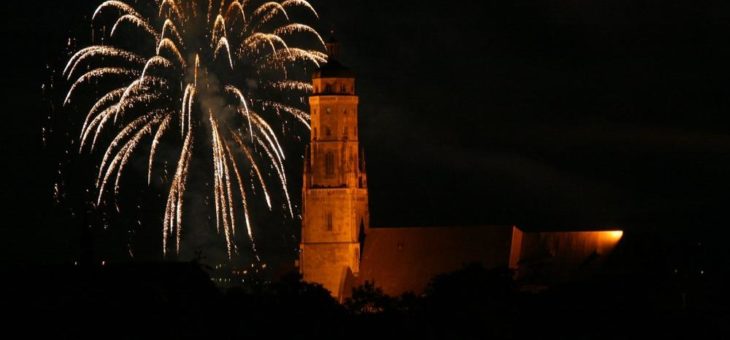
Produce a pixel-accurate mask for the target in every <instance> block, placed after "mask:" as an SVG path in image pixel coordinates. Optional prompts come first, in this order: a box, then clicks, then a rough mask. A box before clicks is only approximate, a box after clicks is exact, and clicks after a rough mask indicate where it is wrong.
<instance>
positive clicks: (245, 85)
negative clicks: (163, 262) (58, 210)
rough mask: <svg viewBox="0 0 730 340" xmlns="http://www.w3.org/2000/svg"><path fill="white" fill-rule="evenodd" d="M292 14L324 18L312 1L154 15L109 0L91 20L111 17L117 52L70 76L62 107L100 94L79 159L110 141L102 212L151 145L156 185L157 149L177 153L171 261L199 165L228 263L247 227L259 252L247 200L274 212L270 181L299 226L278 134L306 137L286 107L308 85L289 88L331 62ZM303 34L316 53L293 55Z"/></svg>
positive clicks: (87, 53) (88, 60)
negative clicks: (300, 72)
mask: <svg viewBox="0 0 730 340" xmlns="http://www.w3.org/2000/svg"><path fill="white" fill-rule="evenodd" d="M294 8H296V9H297V10H298V11H299V12H309V15H311V16H313V17H316V16H317V13H316V12H315V10H314V8H313V7H312V6H311V5H310V4H309V3H308V2H307V1H304V0H286V1H283V2H263V3H261V4H258V5H255V6H253V5H251V3H250V1H248V0H240V1H239V0H220V1H218V0H216V1H213V0H158V1H156V2H153V3H151V4H146V5H136V4H132V3H131V2H130V3H126V2H123V1H105V2H103V3H102V4H101V5H100V6H98V8H97V9H96V11H95V12H94V15H93V17H92V21H93V23H94V25H95V26H100V25H101V24H100V22H101V21H102V19H108V18H111V19H112V20H111V21H109V22H106V21H105V23H106V26H103V29H102V31H103V32H108V34H105V37H104V38H105V39H107V40H109V41H110V42H112V43H111V44H101V45H93V46H89V47H86V48H83V49H81V50H79V51H78V52H76V53H75V54H73V56H71V58H70V60H69V61H68V63H67V65H66V67H65V69H64V71H63V74H64V76H65V77H67V78H68V79H69V80H75V81H73V83H72V84H71V85H70V88H69V91H68V93H67V95H66V98H65V101H64V104H65V105H68V104H70V103H71V102H72V100H75V97H76V96H77V92H80V91H82V90H83V91H84V92H86V93H89V92H90V91H91V92H92V93H95V98H96V99H95V101H94V103H93V105H91V108H90V109H89V111H88V113H87V114H86V118H85V120H84V123H83V127H82V129H81V134H80V143H79V144H80V149H79V151H80V152H81V151H84V150H88V151H93V150H95V149H96V148H97V147H98V146H99V145H100V144H101V143H102V142H101V141H102V140H103V139H104V138H103V136H104V131H111V132H110V133H111V136H112V137H111V138H110V141H109V142H108V144H104V146H105V148H104V150H103V157H102V159H101V163H100V165H99V173H98V177H97V180H96V186H97V190H98V199H97V202H96V203H97V204H101V203H102V202H103V201H104V198H105V193H112V194H114V195H117V194H118V192H119V190H120V178H121V177H122V174H123V173H124V169H125V167H126V166H127V165H128V164H129V162H130V159H131V158H133V157H135V156H137V154H138V153H141V151H139V149H140V147H139V146H140V145H141V144H143V143H146V141H149V143H150V147H149V154H145V157H146V158H145V162H146V164H147V166H148V169H147V179H148V183H151V181H152V178H153V176H154V174H155V172H156V171H158V170H156V168H155V165H156V163H158V162H159V160H157V158H158V156H157V155H158V149H159V148H160V146H161V144H163V143H165V145H168V144H170V145H173V147H174V149H175V150H177V152H176V154H177V155H176V156H175V157H176V158H175V159H174V160H172V163H173V164H175V171H174V173H173V174H172V176H171V177H172V178H171V179H169V180H168V182H167V183H168V185H169V192H168V194H167V204H166V208H165V212H164V219H163V220H164V222H163V226H162V247H163V252H164V253H165V254H167V253H168V252H169V251H174V252H176V253H179V252H180V240H181V236H182V229H183V212H184V209H183V207H184V201H185V193H186V187H187V184H188V182H189V177H190V176H191V174H190V168H191V166H190V164H191V160H193V159H194V158H200V157H207V158H208V159H209V162H210V164H211V167H210V174H209V175H208V176H209V178H210V180H211V182H212V183H213V184H212V186H211V187H212V193H211V195H212V198H213V201H214V203H215V204H214V206H215V220H216V227H217V229H218V232H219V233H221V234H222V235H223V236H224V237H225V240H226V245H227V250H228V256H229V257H231V256H232V255H233V254H234V253H235V252H236V243H235V237H236V234H237V226H239V224H241V225H243V226H245V230H246V234H247V235H248V238H249V239H250V240H251V244H252V247H253V249H254V253H255V243H254V236H253V234H254V233H253V229H252V226H251V219H250V214H249V206H250V199H251V197H252V195H254V194H256V192H259V193H261V194H260V195H261V196H262V197H263V199H264V200H265V203H266V205H267V206H268V207H269V209H271V207H272V202H271V200H272V199H271V195H270V189H271V188H272V185H271V184H270V183H267V181H269V180H268V179H269V178H274V179H275V182H277V183H276V186H277V187H280V188H281V190H282V193H283V195H282V196H283V197H284V198H285V200H286V202H285V206H286V210H287V212H288V213H289V214H290V215H292V216H293V210H292V206H291V201H290V199H289V193H288V191H287V177H286V172H285V168H284V160H285V153H284V149H283V147H282V144H281V143H280V137H279V136H277V133H276V132H275V131H276V130H275V128H273V126H274V122H283V121H289V120H292V121H298V122H300V123H301V124H303V125H304V126H306V127H307V128H308V127H309V115H308V114H307V113H306V112H305V111H303V110H301V109H299V108H297V107H296V106H295V105H296V104H297V103H292V101H291V100H289V101H288V102H287V100H282V99H280V98H292V97H295V98H297V97H298V98H299V99H301V98H303V96H304V95H305V94H306V93H307V92H309V91H311V86H310V85H309V83H308V82H305V81H303V80H297V79H293V78H294V77H291V76H290V75H291V74H292V73H296V72H292V71H295V70H297V69H301V68H302V67H303V66H307V65H313V66H318V65H319V64H320V63H322V62H324V61H325V58H326V55H325V54H323V53H322V52H320V51H321V50H322V49H323V48H324V42H323V41H322V38H321V37H320V35H319V34H318V33H317V32H316V31H315V30H314V29H313V28H311V27H310V26H307V25H303V24H300V23H293V22H291V21H290V17H289V12H290V11H291V10H292V9H294ZM95 29H99V27H95ZM295 35H296V36H303V37H307V38H308V39H309V40H311V42H312V43H310V44H308V45H311V46H314V47H310V48H309V49H306V48H301V47H295V46H293V45H292V44H291V42H290V40H292V37H294V36H295ZM300 40H301V39H300ZM130 41H132V42H133V43H130ZM101 84H104V86H101ZM107 85H108V87H109V88H108V89H102V88H104V87H105V86H107ZM299 103H301V100H300V102H299ZM244 168H245V169H246V170H247V171H242V169H244ZM237 217H242V218H237Z"/></svg>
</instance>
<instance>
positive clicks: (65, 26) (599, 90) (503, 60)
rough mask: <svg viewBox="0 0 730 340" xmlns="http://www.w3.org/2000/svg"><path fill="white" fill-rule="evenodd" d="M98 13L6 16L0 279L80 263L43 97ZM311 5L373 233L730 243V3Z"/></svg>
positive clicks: (74, 7)
mask: <svg viewBox="0 0 730 340" xmlns="http://www.w3.org/2000/svg"><path fill="white" fill-rule="evenodd" d="M94 3H96V2H95V1H78V2H76V1H74V2H67V1H36V2H24V3H23V5H20V2H15V1H13V2H3V3H2V5H0V6H2V13H6V16H5V18H4V20H3V22H2V41H3V42H4V44H5V48H3V54H2V55H3V59H4V60H3V62H4V67H5V69H4V71H5V72H3V76H2V77H0V79H1V80H0V81H2V88H3V91H2V96H3V97H2V102H3V105H2V107H0V112H2V115H3V121H2V123H0V128H1V129H2V133H1V136H2V137H0V138H2V145H3V149H2V159H3V174H4V175H3V180H2V182H0V190H2V192H1V193H0V195H1V196H0V197H1V198H2V209H3V213H4V215H5V216H6V217H5V218H3V222H2V233H0V239H2V241H1V242H2V243H0V249H2V252H3V253H0V254H2V255H3V256H2V257H3V261H8V262H20V261H23V262H38V261H44V262H59V261H60V262H63V261H67V260H68V259H70V258H73V257H74V256H75V254H76V252H77V239H78V233H77V232H75V231H74V230H75V229H74V228H73V227H72V226H68V225H59V222H58V221H59V220H63V219H59V218H58V217H57V216H56V215H58V214H59V212H58V211H57V210H58V209H56V208H54V207H53V204H52V202H53V200H52V195H51V192H52V184H53V183H54V180H55V175H54V173H55V171H56V169H55V167H54V165H53V162H55V160H54V159H55V158H54V156H53V155H49V150H48V148H43V146H42V141H41V131H42V130H41V129H42V127H43V126H44V124H45V122H46V120H47V116H48V115H49V113H48V109H47V108H48V103H46V102H44V101H43V99H44V98H43V96H42V91H41V85H42V84H43V83H44V82H46V81H47V79H48V78H49V71H48V69H47V65H48V66H50V67H51V68H53V69H57V68H58V67H59V66H60V65H59V63H60V61H61V60H63V59H64V58H65V54H64V53H65V52H64V51H63V46H64V43H65V42H66V39H67V37H68V36H69V34H73V33H70V32H79V31H81V32H83V29H84V27H83V24H82V23H83V21H81V20H80V18H83V17H84V16H86V17H88V15H89V14H90V13H91V12H90V10H89V8H93V7H94ZM312 3H313V5H314V6H315V7H316V8H317V10H318V11H319V13H320V17H321V28H322V30H323V31H327V30H329V28H330V27H334V28H335V29H336V31H337V33H336V35H337V38H338V39H339V40H340V41H341V42H342V44H343V56H342V59H343V61H344V62H345V63H346V64H348V65H349V66H350V67H351V68H352V69H354V70H355V71H356V72H357V74H358V92H359V95H360V98H361V107H360V120H361V129H360V131H361V143H362V144H363V145H364V147H365V149H366V155H367V166H368V172H369V180H370V192H371V213H372V219H373V224H374V225H375V226H408V225H473V224H518V225H527V226H533V227H536V228H547V229H551V228H574V227H583V226H588V227H597V226H615V225H617V226H621V227H624V228H629V229H631V228H633V229H637V230H662V229H666V230H681V229H692V230H698V231H702V232H705V233H717V235H720V234H724V233H720V231H723V230H725V229H726V228H727V227H728V225H729V223H728V222H727V214H726V211H727V207H728V199H727V195H728V192H729V191H730V178H729V176H728V175H729V174H730V115H729V114H730V86H728V79H730V77H729V75H730V74H729V72H728V70H729V68H728V66H727V64H728V62H730V34H728V33H730V3H728V2H727V1H703V2H701V4H700V3H699V2H697V1H691V0H675V1H667V0H652V1H647V0H614V1H573V0H571V1H568V0H564V1H542V0H537V1H535V0H533V1H525V0H517V1H461V2H458V5H454V4H452V3H453V2H441V3H440V4H438V5H427V3H430V2H427V1H411V0H408V1H364V0H362V1H341V0H326V1H312ZM292 191H293V196H295V197H299V188H292ZM61 224H62V223H61Z"/></svg>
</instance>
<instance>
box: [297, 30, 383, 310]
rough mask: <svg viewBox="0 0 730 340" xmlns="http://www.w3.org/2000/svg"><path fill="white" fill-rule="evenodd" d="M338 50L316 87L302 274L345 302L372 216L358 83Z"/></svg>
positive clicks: (306, 170) (307, 165)
mask: <svg viewBox="0 0 730 340" xmlns="http://www.w3.org/2000/svg"><path fill="white" fill-rule="evenodd" d="M336 49H337V45H336V43H334V42H330V43H329V44H328V50H329V52H330V60H329V62H328V63H327V65H324V66H323V67H322V68H321V69H320V70H319V71H318V72H317V73H315V75H314V77H313V81H312V82H313V87H314V93H313V95H312V96H311V97H310V99H309V104H310V110H311V121H312V133H311V140H310V145H309V148H308V149H307V153H306V156H305V166H304V185H303V189H302V195H303V197H302V202H303V217H302V238H301V244H300V255H299V270H300V271H301V273H302V275H303V277H304V280H306V281H308V282H316V283H320V284H322V285H323V286H324V287H325V288H327V289H328V290H329V291H330V292H332V294H333V295H334V296H340V295H341V294H340V293H341V291H342V289H343V288H342V287H343V284H344V282H345V278H346V277H347V276H348V275H357V273H358V272H359V271H360V268H359V264H360V243H361V239H362V237H363V235H364V233H365V230H366V229H367V228H369V223H370V216H369V211H368V190H367V176H366V174H365V162H364V160H363V159H362V157H361V155H360V144H359V142H358V128H357V126H358V111H357V107H358V97H357V96H356V95H355V77H354V75H353V74H352V72H350V71H349V70H348V69H346V68H345V67H343V66H342V65H340V64H339V63H338V62H337V61H336V60H335V54H336ZM348 273H349V274H348Z"/></svg>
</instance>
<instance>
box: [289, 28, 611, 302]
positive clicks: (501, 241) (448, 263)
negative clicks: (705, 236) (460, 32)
mask: <svg viewBox="0 0 730 340" xmlns="http://www.w3.org/2000/svg"><path fill="white" fill-rule="evenodd" d="M327 49H328V54H329V61H328V63H327V64H326V65H323V66H322V67H321V68H320V70H319V71H317V72H316V73H315V74H314V76H313V79H312V82H313V88H314V92H313V94H312V96H311V97H310V99H309V103H310V109H311V120H312V133H311V138H310V145H309V147H308V149H307V152H306V155H305V165H304V182H303V183H304V184H303V188H302V196H303V197H302V202H303V203H302V208H303V217H302V231H301V244H300V255H299V270H300V272H301V273H302V276H303V278H304V280H305V281H308V282H313V283H319V284H322V285H323V286H324V287H325V288H326V289H328V290H329V291H330V292H331V293H332V295H333V296H335V297H336V298H338V299H339V300H340V301H342V300H343V299H344V298H345V297H347V296H349V294H350V293H351V291H352V288H353V287H356V286H358V285H360V284H362V283H364V282H365V281H370V282H373V283H374V284H375V285H376V286H378V287H380V288H382V289H383V291H384V292H385V293H386V294H389V295H399V294H402V293H405V292H409V291H410V292H414V293H419V292H422V291H423V290H424V289H425V287H426V285H427V284H428V282H429V280H430V279H431V278H433V277H434V276H436V275H438V274H442V273H446V272H450V271H454V270H458V269H460V268H461V267H462V266H463V265H465V264H468V263H474V262H478V263H481V264H482V265H483V266H485V267H488V268H495V267H507V266H509V267H510V268H512V269H514V270H515V271H516V272H517V275H519V276H520V277H521V278H527V279H531V278H538V279H541V280H542V282H546V281H552V282H554V281H560V280H565V279H568V278H570V277H572V276H574V275H575V273H576V272H577V271H586V269H587V268H591V267H592V266H593V265H594V264H595V263H598V262H600V259H601V258H602V257H603V255H605V254H607V253H608V252H610V251H611V250H612V249H613V247H614V246H615V245H616V243H617V242H618V240H620V238H621V232H620V231H618V230H614V231H611V230H604V231H575V230H574V231H565V232H538V231H531V232H526V231H524V230H522V229H520V228H518V227H515V226H487V227H448V228H439V227H426V228H423V227H415V228H370V218H369V209H368V189H367V175H366V171H365V160H364V159H363V156H362V152H361V149H360V145H359V142H358V97H357V95H356V94H355V74H354V73H353V72H352V71H351V70H349V69H348V68H346V67H345V66H343V65H342V64H341V63H340V62H339V61H338V60H337V55H338V52H339V45H338V44H337V42H336V41H334V40H330V41H329V43H328V44H327Z"/></svg>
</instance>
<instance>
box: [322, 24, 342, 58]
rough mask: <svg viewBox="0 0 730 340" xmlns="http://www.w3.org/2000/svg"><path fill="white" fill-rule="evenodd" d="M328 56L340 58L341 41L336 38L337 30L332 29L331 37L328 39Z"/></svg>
mask: <svg viewBox="0 0 730 340" xmlns="http://www.w3.org/2000/svg"><path fill="white" fill-rule="evenodd" d="M325 45H326V46H327V56H328V57H329V58H330V59H338V58H339V57H340V43H339V41H337V39H336V38H335V30H334V29H332V30H330V37H329V38H328V39H327V43H325Z"/></svg>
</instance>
